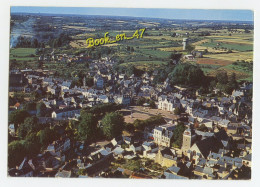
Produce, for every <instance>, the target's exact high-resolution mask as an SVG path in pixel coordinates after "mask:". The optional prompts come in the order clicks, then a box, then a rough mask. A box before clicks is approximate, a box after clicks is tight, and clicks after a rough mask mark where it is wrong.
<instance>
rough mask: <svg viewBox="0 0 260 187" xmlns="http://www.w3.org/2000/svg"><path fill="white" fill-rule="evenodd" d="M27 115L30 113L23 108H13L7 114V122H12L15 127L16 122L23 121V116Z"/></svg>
mask: <svg viewBox="0 0 260 187" xmlns="http://www.w3.org/2000/svg"><path fill="white" fill-rule="evenodd" d="M29 116H30V114H29V113H28V112H27V111H25V110H15V111H13V112H11V113H10V114H9V122H10V123H14V125H15V128H17V126H18V124H21V123H23V122H24V120H25V118H27V117H29Z"/></svg>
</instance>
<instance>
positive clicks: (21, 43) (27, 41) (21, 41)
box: [14, 36, 45, 48]
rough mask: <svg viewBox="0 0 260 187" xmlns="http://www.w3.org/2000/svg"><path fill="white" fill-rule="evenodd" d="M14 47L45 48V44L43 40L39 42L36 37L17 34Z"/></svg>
mask: <svg viewBox="0 0 260 187" xmlns="http://www.w3.org/2000/svg"><path fill="white" fill-rule="evenodd" d="M14 47H17V48H18V47H22V48H45V44H44V43H43V42H39V41H38V40H37V38H33V39H32V38H27V37H23V36H19V37H18V38H17V41H16V45H15V46H14Z"/></svg>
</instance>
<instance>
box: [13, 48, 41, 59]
mask: <svg viewBox="0 0 260 187" xmlns="http://www.w3.org/2000/svg"><path fill="white" fill-rule="evenodd" d="M13 59H16V61H17V62H28V61H36V60H37V59H38V57H37V56H36V54H35V48H12V49H10V60H13Z"/></svg>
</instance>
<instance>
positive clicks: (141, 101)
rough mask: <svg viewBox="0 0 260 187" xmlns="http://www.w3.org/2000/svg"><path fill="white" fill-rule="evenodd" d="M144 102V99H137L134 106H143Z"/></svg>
mask: <svg viewBox="0 0 260 187" xmlns="http://www.w3.org/2000/svg"><path fill="white" fill-rule="evenodd" d="M145 102H146V99H145V98H144V97H140V98H139V99H137V101H136V105H138V106H143V104H144V103H145Z"/></svg>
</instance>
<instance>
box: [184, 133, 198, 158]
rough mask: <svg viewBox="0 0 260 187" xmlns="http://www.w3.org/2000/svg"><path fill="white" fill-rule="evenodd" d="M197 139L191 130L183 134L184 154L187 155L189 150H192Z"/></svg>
mask: <svg viewBox="0 0 260 187" xmlns="http://www.w3.org/2000/svg"><path fill="white" fill-rule="evenodd" d="M195 139H196V135H195V134H194V133H192V130H191V129H190V128H188V129H186V130H185V131H184V132H183V140H182V148H181V150H182V153H183V154H184V155H187V152H188V150H189V149H190V148H191V146H192V144H193V142H194V140H195Z"/></svg>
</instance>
